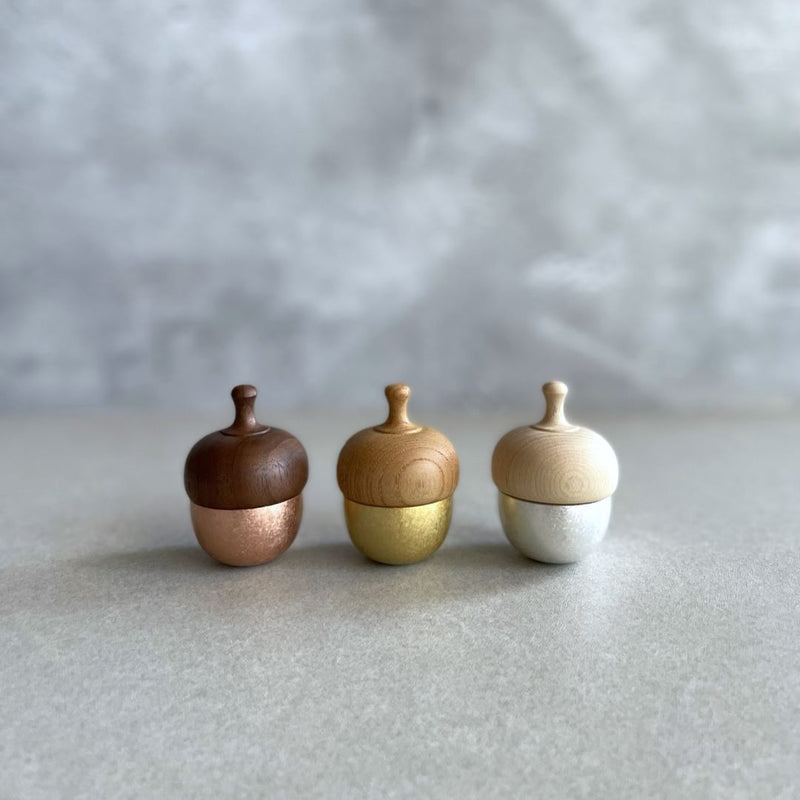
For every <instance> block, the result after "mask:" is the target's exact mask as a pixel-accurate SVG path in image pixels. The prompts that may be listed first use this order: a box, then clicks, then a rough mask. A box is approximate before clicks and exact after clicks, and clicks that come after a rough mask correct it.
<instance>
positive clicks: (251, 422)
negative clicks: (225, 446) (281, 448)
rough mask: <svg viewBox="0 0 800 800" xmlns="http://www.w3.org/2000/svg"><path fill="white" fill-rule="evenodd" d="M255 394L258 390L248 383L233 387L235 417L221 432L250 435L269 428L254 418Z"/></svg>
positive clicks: (228, 434)
mask: <svg viewBox="0 0 800 800" xmlns="http://www.w3.org/2000/svg"><path fill="white" fill-rule="evenodd" d="M257 395H258V390H257V389H256V387H255V386H251V385H250V384H249V383H243V384H241V385H239V386H234V387H233V391H231V397H232V398H233V404H234V406H235V407H236V418H235V419H234V420H233V424H232V425H230V426H229V427H227V428H225V429H224V430H223V431H222V433H224V434H226V435H227V436H251V435H252V434H254V433H264V431H268V430H269V427H268V426H267V425H261V424H260V423H259V421H258V420H257V419H256V412H255V405H256V397H257Z"/></svg>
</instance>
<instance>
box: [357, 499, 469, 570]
mask: <svg viewBox="0 0 800 800" xmlns="http://www.w3.org/2000/svg"><path fill="white" fill-rule="evenodd" d="M452 515H453V498H452V497H447V498H445V499H444V500H438V501H437V502H435V503H428V504H426V505H423V506H408V507H406V508H384V507H382V506H367V505H363V504H362V503H354V502H353V501H352V500H348V499H347V498H345V500H344V516H345V520H346V521H347V529H348V531H349V532H350V538H351V539H352V540H353V544H354V545H355V546H356V547H357V548H358V549H359V550H360V551H361V552H362V553H363V554H364V555H365V556H367V558H371V559H372V560H373V561H380V562H381V563H382V564H414V563H415V562H417V561H422V560H423V559H425V558H427V557H428V556H430V555H432V554H433V553H435V552H436V551H437V550H438V549H439V546H440V545H441V544H442V542H443V541H444V537H445V536H447V529H448V528H449V527H450V518H451V517H452Z"/></svg>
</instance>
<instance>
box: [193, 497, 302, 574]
mask: <svg viewBox="0 0 800 800" xmlns="http://www.w3.org/2000/svg"><path fill="white" fill-rule="evenodd" d="M191 514H192V526H193V527H194V533H195V536H197V541H198V542H199V543H200V547H202V548H203V550H205V551H206V553H208V554H209V555H210V556H211V557H212V558H216V559H217V561H221V562H222V563H223V564H228V565H230V566H232V567H254V566H256V565H257V564H266V563H267V562H268V561H272V560H273V559H275V558H277V557H278V556H279V555H280V554H281V553H283V552H284V550H286V549H287V548H288V547H289V545H290V544H291V543H292V542H293V541H294V537H295V536H297V531H298V529H299V528H300V520H301V518H302V516H303V497H302V495H297V497H292V498H291V499H290V500H286V501H285V502H283V503H275V504H274V505H271V506H261V507H260V508H242V509H230V510H229V509H222V508H206V507H205V506H198V505H196V504H195V503H191Z"/></svg>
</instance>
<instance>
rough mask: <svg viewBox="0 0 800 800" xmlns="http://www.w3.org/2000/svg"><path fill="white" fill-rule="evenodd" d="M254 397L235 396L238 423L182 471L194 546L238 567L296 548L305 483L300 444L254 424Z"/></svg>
mask: <svg viewBox="0 0 800 800" xmlns="http://www.w3.org/2000/svg"><path fill="white" fill-rule="evenodd" d="M256 394H257V392H256V388H255V387H254V386H249V385H242V386H236V387H235V388H234V389H233V391H232V392H231V396H232V397H233V402H234V405H235V407H236V418H235V420H234V422H233V424H232V425H230V426H229V427H227V428H224V429H223V430H221V431H217V432H216V433H211V434H209V435H208V436H206V437H204V438H202V439H201V440H200V441H199V442H197V444H195V446H194V447H193V448H192V449H191V450H190V452H189V455H188V456H187V458H186V466H185V469H184V485H185V487H186V493H187V494H188V495H189V499H190V501H191V517H192V525H193V527H194V532H195V535H196V536H197V541H198V542H199V543H200V546H201V547H202V548H203V550H205V551H206V552H207V553H208V554H209V555H210V556H212V557H213V558H215V559H217V561H221V562H222V563H223V564H230V565H231V566H235V567H249V566H255V565H256V564H265V563H266V562H268V561H272V560H273V559H274V558H277V557H278V556H279V555H280V554H281V553H283V552H284V551H285V550H286V549H287V548H288V547H289V545H291V543H292V542H293V541H294V538H295V536H296V535H297V531H298V529H299V527H300V519H301V517H302V513H303V497H302V491H303V488H304V487H305V485H306V481H307V480H308V457H307V456H306V451H305V449H304V448H303V445H302V444H300V442H299V441H298V440H297V439H296V438H295V437H294V436H292V434H290V433H287V432H286V431H283V430H281V429H280V428H272V427H270V426H268V425H261V424H260V423H259V422H258V421H257V420H256V416H255V411H254V405H255V399H256Z"/></svg>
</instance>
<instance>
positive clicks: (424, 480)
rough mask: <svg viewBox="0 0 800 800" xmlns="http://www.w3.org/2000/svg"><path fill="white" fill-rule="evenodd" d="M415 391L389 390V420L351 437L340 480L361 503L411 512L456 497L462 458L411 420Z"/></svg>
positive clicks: (430, 430) (339, 470) (339, 468)
mask: <svg viewBox="0 0 800 800" xmlns="http://www.w3.org/2000/svg"><path fill="white" fill-rule="evenodd" d="M410 394H411V390H410V389H409V388H408V386H405V385H404V384H402V383H393V384H391V385H390V386H387V387H386V399H387V400H388V401H389V416H388V418H387V420H386V422H384V423H383V424H382V425H377V426H375V427H374V428H365V429H364V430H362V431H359V432H358V433H356V434H354V435H353V436H351V437H350V438H349V439H348V440H347V442H346V443H345V445H344V447H343V448H342V452H341V453H340V454H339V462H338V464H337V466H336V478H337V480H338V482H339V488H340V489H341V490H342V494H344V496H345V497H346V498H347V499H348V500H352V501H353V502H355V503H362V504H363V505H368V506H382V507H384V508H406V507H408V506H421V505H426V504H428V503H435V502H437V501H439V500H444V499H445V498H446V497H450V496H451V495H452V494H453V492H454V491H455V489H456V485H457V484H458V456H457V455H456V451H455V448H454V447H453V445H452V444H451V442H450V440H449V439H448V438H447V437H446V436H445V435H444V434H443V433H441V432H439V431H437V430H436V429H435V428H425V427H422V426H421V425H416V424H415V423H413V422H410V421H409V419H408V412H407V406H408V398H409V396H410Z"/></svg>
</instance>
